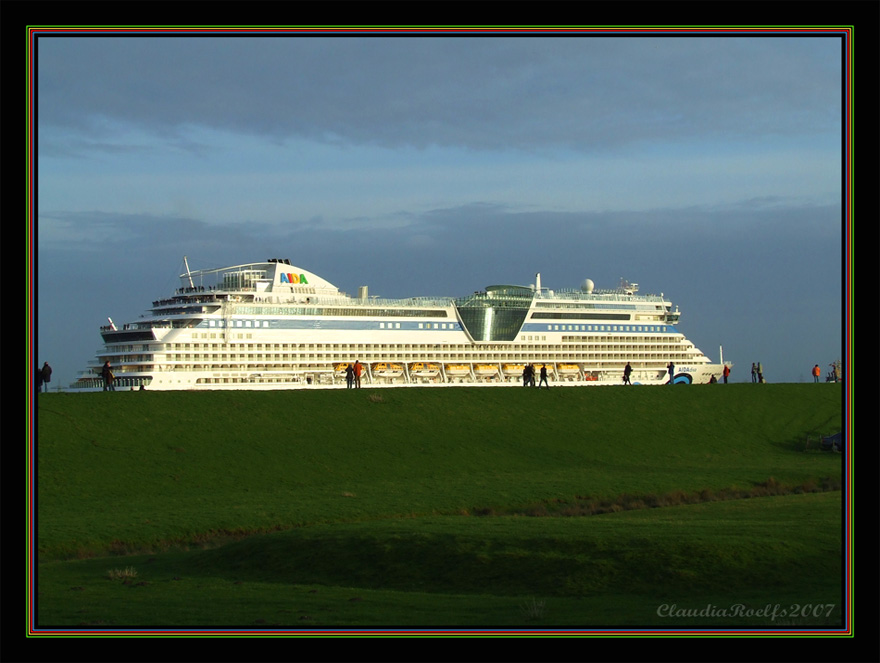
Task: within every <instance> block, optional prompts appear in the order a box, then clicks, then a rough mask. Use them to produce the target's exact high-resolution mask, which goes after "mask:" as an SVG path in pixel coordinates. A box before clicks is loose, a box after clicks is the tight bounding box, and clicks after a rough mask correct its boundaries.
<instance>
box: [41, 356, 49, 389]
mask: <svg viewBox="0 0 880 663" xmlns="http://www.w3.org/2000/svg"><path fill="white" fill-rule="evenodd" d="M40 378H41V379H42V382H43V391H49V381H50V380H51V379H52V367H51V366H49V362H48V361H47V362H43V368H42V369H40Z"/></svg>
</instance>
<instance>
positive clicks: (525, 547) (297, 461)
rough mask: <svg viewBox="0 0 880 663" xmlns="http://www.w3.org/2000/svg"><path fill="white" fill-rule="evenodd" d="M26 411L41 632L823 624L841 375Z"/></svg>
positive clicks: (209, 397)
mask: <svg viewBox="0 0 880 663" xmlns="http://www.w3.org/2000/svg"><path fill="white" fill-rule="evenodd" d="M37 401H38V405H37V444H36V450H35V453H36V468H37V481H36V496H37V502H36V506H37V528H36V532H37V537H36V545H37V552H38V560H39V563H38V565H37V569H36V572H37V599H36V607H37V620H38V624H39V625H40V626H41V627H62V626H66V627H70V626H83V627H95V626H98V627H108V628H116V627H125V626H142V627H170V626H190V627H196V626H199V627H208V626H219V627H224V626H225V627H254V628H260V627H266V628H270V627H275V628H285V629H302V628H334V627H346V628H347V627H369V628H383V627H396V626H400V627H403V626H411V627H417V626H421V627H453V626H455V627H512V626H515V627H526V628H536V629H541V628H549V627H555V626H559V627H563V626H565V627H568V628H576V627H580V628H588V627H592V626H597V627H598V626H655V627H658V628H679V627H682V626H691V625H709V626H712V627H717V628H721V627H724V626H729V625H734V626H737V625H769V626H774V625H775V626H780V627H784V626H785V625H796V626H817V627H821V626H825V627H827V626H833V625H837V624H839V623H840V619H841V600H842V569H843V565H842V562H843V560H842V532H841V527H842V523H841V510H842V501H841V500H842V497H841V495H842V493H841V491H840V486H841V479H842V474H843V456H842V455H841V454H836V453H828V452H821V451H819V450H817V449H816V445H815V442H814V443H813V445H812V447H811V448H807V449H805V442H806V440H807V437H808V436H812V438H813V439H814V440H815V439H816V438H817V436H818V435H820V434H829V433H832V432H836V431H838V430H840V429H841V426H842V407H841V401H842V392H841V389H840V385H834V384H821V385H813V384H809V385H751V384H733V385H713V386H708V385H706V386H693V387H679V386H676V387H671V388H663V387H654V388H650V387H634V388H626V387H605V388H580V389H578V388H555V389H550V390H536V389H523V388H456V389H431V388H427V389H418V388H406V389H363V390H351V391H349V390H314V391H308V390H302V391H283V392H262V393H261V392H217V393H194V392H179V393H173V392H168V393H158V392H157V393H153V392H149V391H147V392H116V393H98V394H64V393H60V394H40V395H39V397H38V399H37ZM768 605H769V606H775V608H774V610H775V612H774V614H772V616H770V617H768V614H769V613H768V611H767V609H766V607H767V606H768ZM707 606H714V607H715V608H714V612H712V613H711V614H707V610H705V608H706V607H707ZM701 610H702V614H699V613H700V611H701ZM722 610H724V611H726V612H725V613H724V614H723V616H719V614H720V611H722ZM783 613H784V614H783Z"/></svg>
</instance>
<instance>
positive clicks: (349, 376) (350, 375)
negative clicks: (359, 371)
mask: <svg viewBox="0 0 880 663" xmlns="http://www.w3.org/2000/svg"><path fill="white" fill-rule="evenodd" d="M345 384H346V387H347V388H348V389H351V387H352V385H353V384H354V369H353V368H352V367H351V364H349V365H348V366H346V367H345Z"/></svg>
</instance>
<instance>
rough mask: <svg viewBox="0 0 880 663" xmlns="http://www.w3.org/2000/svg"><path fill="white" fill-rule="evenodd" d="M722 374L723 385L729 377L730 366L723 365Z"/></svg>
mask: <svg viewBox="0 0 880 663" xmlns="http://www.w3.org/2000/svg"><path fill="white" fill-rule="evenodd" d="M722 374H723V375H724V384H727V378H728V377H730V366H729V365H728V364H724V371H723V372H722Z"/></svg>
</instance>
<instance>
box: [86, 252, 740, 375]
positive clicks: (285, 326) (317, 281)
mask: <svg viewBox="0 0 880 663" xmlns="http://www.w3.org/2000/svg"><path fill="white" fill-rule="evenodd" d="M183 267H184V272H183V273H182V274H180V279H181V285H180V287H179V288H178V289H177V290H176V291H175V292H174V293H173V294H171V295H170V296H168V297H166V298H164V299H159V300H156V301H154V302H153V305H152V307H151V308H150V309H149V310H148V311H147V312H146V313H145V314H144V315H142V316H141V317H140V319H138V320H137V321H136V322H130V323H127V324H124V325H123V326H122V327H121V328H119V327H117V326H116V325H115V324H114V323H113V321H112V319H111V318H108V322H109V324H108V325H106V326H104V327H102V328H101V330H100V331H101V336H102V338H103V341H104V344H103V348H102V349H101V350H99V351H98V353H97V354H96V355H95V357H94V358H93V359H92V360H91V362H90V363H89V365H88V367H87V369H86V370H85V371H83V372H82V373H81V375H80V376H79V378H78V379H77V380H76V382H75V383H74V384H72V385H71V389H73V390H76V391H100V390H102V389H104V388H106V386H107V385H105V384H104V379H103V378H102V367H103V366H104V365H105V364H106V363H107V362H109V365H110V367H111V370H112V373H113V376H114V379H113V387H114V388H115V389H116V390H140V389H149V390H193V389H195V390H203V389H227V390H228V389H298V388H316V387H317V388H321V387H327V388H332V387H341V388H345V387H347V386H348V383H347V381H346V370H347V368H348V366H349V365H352V366H353V365H354V364H355V363H357V364H359V366H360V367H361V369H362V374H361V379H360V383H361V385H362V386H407V385H424V386H429V385H437V386H451V385H522V384H523V382H524V381H523V373H524V370H525V368H526V367H527V366H530V367H534V371H535V374H536V375H538V374H540V371H541V368H542V367H544V368H546V372H547V376H548V379H549V382H550V384H551V385H571V386H575V385H583V386H587V385H621V384H623V374H624V367H625V366H626V365H627V364H629V365H630V367H631V373H630V382H631V383H632V384H643V385H660V384H669V383H670V382H671V383H672V384H703V383H708V382H714V381H715V380H718V379H719V377H720V376H721V372H722V369H723V365H722V364H721V363H712V362H711V361H710V360H709V359H708V357H706V355H705V354H703V353H702V352H701V351H700V350H699V349H697V348H696V347H695V346H694V344H693V343H691V342H690V341H688V340H687V339H686V338H685V337H684V335H683V334H681V333H680V332H679V331H678V330H677V328H676V324H677V323H678V321H679V315H680V314H679V310H678V308H677V307H676V308H675V309H673V308H672V304H671V303H670V302H669V301H667V300H666V299H665V298H664V297H663V295H662V294H661V295H659V296H657V295H641V294H637V293H638V285H637V284H635V283H628V282H626V281H624V280H622V281H621V283H620V285H619V287H617V288H614V289H609V290H600V289H597V288H595V287H594V284H593V282H592V281H591V280H590V279H586V280H585V281H584V282H583V283H582V284H581V286H580V287H578V288H572V289H569V290H556V291H554V290H550V289H547V288H545V287H544V286H542V285H541V276H540V274H536V275H535V282H534V283H533V284H531V285H526V286H522V285H492V286H488V287H486V288H485V289H484V290H482V291H477V292H474V293H473V294H470V295H466V296H463V297H437V298H431V297H424V298H423V297H417V298H410V299H381V298H378V297H375V296H370V295H369V294H368V289H367V287H366V286H363V287H361V288H360V289H359V292H358V294H357V296H351V295H348V294H346V293H344V292H342V291H340V290H339V288H337V287H336V286H334V285H333V284H332V283H330V282H329V281H326V280H325V279H323V278H321V277H320V276H318V275H317V274H314V273H312V272H309V271H307V270H305V269H302V268H300V267H297V266H295V265H293V264H291V262H290V260H289V259H282V258H270V259H268V260H266V261H265V262H253V263H247V264H242V265H235V266H231V267H223V268H218V269H200V270H194V271H193V270H190V268H189V263H188V261H187V259H186V258H184V260H183ZM670 366H674V370H673V372H672V373H671V374H670V371H669V367H670Z"/></svg>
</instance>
